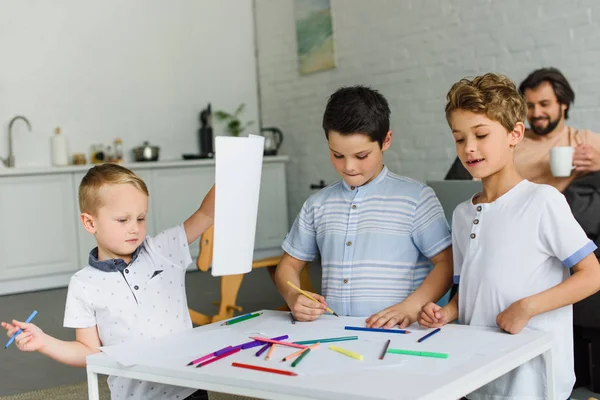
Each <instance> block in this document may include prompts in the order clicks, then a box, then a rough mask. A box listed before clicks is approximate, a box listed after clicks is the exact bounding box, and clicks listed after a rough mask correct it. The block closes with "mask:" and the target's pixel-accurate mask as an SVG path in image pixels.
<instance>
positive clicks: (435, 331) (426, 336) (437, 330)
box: [417, 328, 442, 343]
mask: <svg viewBox="0 0 600 400" xmlns="http://www.w3.org/2000/svg"><path fill="white" fill-rule="evenodd" d="M441 330H442V328H437V329H434V330H432V331H431V332H429V333H428V334H427V335H425V336H423V337H422V338H420V339H419V340H417V343H421V342H422V341H423V340H425V339H427V338H429V337H431V336H433V335H435V334H436V333H438V332H439V331H441Z"/></svg>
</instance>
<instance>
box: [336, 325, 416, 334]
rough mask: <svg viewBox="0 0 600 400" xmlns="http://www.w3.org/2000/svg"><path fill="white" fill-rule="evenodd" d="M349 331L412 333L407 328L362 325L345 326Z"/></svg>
mask: <svg viewBox="0 0 600 400" xmlns="http://www.w3.org/2000/svg"><path fill="white" fill-rule="evenodd" d="M344 329H345V330H347V331H364V332H384V333H410V331H407V330H406V329H385V328H365V327H360V326H345V327H344Z"/></svg>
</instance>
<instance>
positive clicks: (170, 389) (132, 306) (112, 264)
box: [2, 164, 214, 400]
mask: <svg viewBox="0 0 600 400" xmlns="http://www.w3.org/2000/svg"><path fill="white" fill-rule="evenodd" d="M79 207H80V210H81V222H82V224H83V226H84V228H85V229H86V230H87V231H88V232H89V233H91V234H93V235H94V236H95V237H96V241H97V243H98V247H96V248H94V249H93V250H92V251H91V252H90V255H89V265H88V266H87V267H85V268H83V269H82V270H80V271H78V272H77V273H76V274H75V275H73V277H72V278H71V281H70V283H69V289H68V294H67V304H66V307H65V318H64V326H65V327H68V328H75V336H76V339H75V341H72V342H69V341H61V340H58V339H56V338H53V337H51V336H49V335H47V334H45V333H44V332H42V330H41V329H40V328H38V327H37V326H35V325H34V324H27V323H23V322H20V321H12V323H11V324H8V323H5V322H2V327H3V328H4V329H6V330H7V331H8V332H7V334H8V336H12V335H13V333H15V332H16V331H17V330H18V329H19V328H21V329H22V330H23V333H21V334H20V335H19V336H17V337H16V340H15V343H16V345H17V346H18V348H19V349H20V350H22V351H38V352H40V353H42V354H44V355H46V356H48V357H50V358H52V359H54V360H56V361H58V362H60V363H63V364H67V365H72V366H76V367H85V365H86V361H85V359H86V356H88V355H90V354H93V353H97V352H99V347H100V346H110V345H116V344H121V343H126V342H131V341H133V340H135V339H144V338H154V337H159V336H164V335H168V334H172V333H176V332H181V331H184V330H186V329H190V328H191V327H192V323H191V320H190V316H189V313H188V309H187V300H186V294H185V285H184V283H185V271H186V267H187V266H188V265H189V264H190V263H191V262H192V259H191V256H190V252H189V247H188V245H189V244H190V243H192V242H193V241H195V240H196V239H198V237H200V235H201V234H202V233H203V232H204V231H205V230H206V228H208V227H209V226H210V225H212V221H213V215H214V189H211V191H210V192H209V193H208V194H207V195H206V197H205V199H204V201H203V202H202V205H201V206H200V208H199V209H198V210H197V211H196V212H195V213H194V214H193V215H192V216H191V217H189V218H188V219H187V220H186V221H185V222H184V223H183V225H179V226H176V227H174V228H171V229H168V230H166V231H164V232H162V233H160V234H158V235H157V236H155V237H149V236H148V237H146V217H147V214H148V189H147V188H146V184H145V183H144V181H143V180H142V179H141V178H139V177H138V176H137V175H135V174H134V173H133V172H132V171H130V170H128V169H126V168H124V167H122V166H119V165H115V164H104V165H99V166H95V167H93V168H91V169H90V170H89V171H88V172H87V174H86V175H85V177H84V178H83V180H82V181H81V185H80V186H79ZM108 382H109V387H110V391H111V398H112V399H140V400H141V399H182V400H183V399H186V398H189V399H194V398H206V392H205V391H197V392H195V390H194V389H188V388H181V387H175V386H168V385H162V384H157V383H153V382H143V381H138V380H131V379H126V378H118V377H109V379H108ZM194 392H195V393H194ZM188 396H189V397H188Z"/></svg>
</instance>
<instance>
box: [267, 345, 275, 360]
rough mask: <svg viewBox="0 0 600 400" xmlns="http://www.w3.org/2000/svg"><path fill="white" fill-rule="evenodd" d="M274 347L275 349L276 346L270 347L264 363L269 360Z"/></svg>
mask: <svg viewBox="0 0 600 400" xmlns="http://www.w3.org/2000/svg"><path fill="white" fill-rule="evenodd" d="M275 347H277V345H276V344H272V345H271V348H270V349H269V352H268V353H267V356H266V357H265V361H269V360H270V359H271V356H272V355H273V352H274V351H275Z"/></svg>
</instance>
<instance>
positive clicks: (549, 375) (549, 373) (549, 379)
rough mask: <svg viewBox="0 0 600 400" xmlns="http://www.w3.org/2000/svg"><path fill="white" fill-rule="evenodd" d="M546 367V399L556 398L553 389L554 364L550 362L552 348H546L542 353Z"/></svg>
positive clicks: (554, 399) (553, 399)
mask: <svg viewBox="0 0 600 400" xmlns="http://www.w3.org/2000/svg"><path fill="white" fill-rule="evenodd" d="M543 357H544V364H545V367H546V388H547V390H548V397H547V399H548V400H556V396H555V390H554V364H553V362H552V349H548V350H546V351H545V352H544V354H543Z"/></svg>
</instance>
